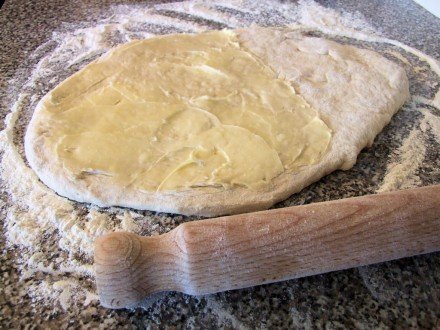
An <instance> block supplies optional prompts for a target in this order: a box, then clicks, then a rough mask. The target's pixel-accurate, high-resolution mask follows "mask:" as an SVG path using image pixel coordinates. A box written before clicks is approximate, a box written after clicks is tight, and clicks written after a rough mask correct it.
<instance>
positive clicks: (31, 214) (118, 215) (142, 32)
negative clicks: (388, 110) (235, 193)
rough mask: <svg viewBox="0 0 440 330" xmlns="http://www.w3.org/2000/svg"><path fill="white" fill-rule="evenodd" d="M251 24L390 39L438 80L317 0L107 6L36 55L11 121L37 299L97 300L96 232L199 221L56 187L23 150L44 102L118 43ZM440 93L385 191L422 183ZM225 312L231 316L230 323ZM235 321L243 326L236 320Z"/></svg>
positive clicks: (439, 127) (15, 237) (15, 224)
mask: <svg viewBox="0 0 440 330" xmlns="http://www.w3.org/2000/svg"><path fill="white" fill-rule="evenodd" d="M252 24H257V25H261V26H282V25H289V26H291V27H292V28H296V29H302V30H304V31H318V32H320V33H325V34H326V35H328V36H334V37H341V36H342V37H349V38H354V39H356V40H358V41H359V40H360V41H366V42H373V43H382V44H384V45H388V46H389V47H394V49H393V50H388V51H387V52H388V55H390V56H393V57H394V59H395V60H396V61H400V62H401V64H402V65H405V66H407V68H408V70H410V67H411V65H412V64H411V61H409V60H408V57H411V56H412V57H413V58H415V59H416V61H419V62H424V63H425V65H426V66H427V67H429V68H430V70H432V71H433V72H435V73H437V74H440V69H439V67H438V63H437V62H436V61H435V60H434V59H432V58H429V57H427V56H426V55H424V54H422V53H420V52H419V51H417V50H415V49H412V48H410V47H408V46H406V45H403V44H401V43H399V42H397V41H393V40H388V39H385V38H383V37H381V33H380V31H375V30H374V29H373V28H372V27H371V26H370V25H369V24H367V23H366V22H365V20H364V19H363V18H362V16H361V15H360V14H357V13H341V12H337V11H335V10H333V9H328V8H324V7H322V6H320V5H318V4H316V3H314V2H313V1H300V2H299V3H297V4H289V3H276V4H274V3H273V2H271V1H251V0H249V1H238V0H237V1H234V0H229V1H216V2H206V1H191V2H180V3H170V4H159V5H148V6H144V7H142V6H127V5H124V6H115V7H111V8H110V9H109V12H108V18H107V19H104V20H102V21H99V22H96V23H95V24H94V25H90V26H87V27H84V26H82V27H78V26H75V25H71V26H67V27H66V28H65V29H64V30H63V31H58V32H54V33H53V35H52V37H51V39H50V40H49V41H47V42H46V43H45V44H43V45H41V46H40V47H39V48H38V49H36V50H35V52H34V53H33V54H32V55H31V56H33V57H35V58H38V59H39V61H38V64H37V65H36V67H35V68H34V69H33V71H32V74H31V75H30V78H29V80H28V81H27V83H26V85H25V86H23V88H21V91H20V94H19V95H16V97H15V102H14V104H12V105H11V110H10V113H9V114H8V116H7V117H6V119H5V124H6V128H5V129H4V130H3V131H2V132H1V134H0V148H1V151H2V160H1V164H0V170H1V171H0V175H1V179H2V180H3V186H4V189H5V191H6V192H7V193H8V195H9V205H8V210H7V214H6V221H5V229H6V230H5V232H6V235H7V240H8V244H9V247H11V248H12V247H14V248H17V249H20V259H19V260H18V263H19V267H20V270H21V277H22V280H28V281H29V284H28V285H27V288H26V290H27V292H28V295H29V296H30V297H31V298H32V299H33V301H35V302H39V303H41V302H43V303H51V304H53V305H54V308H61V309H69V308H72V307H73V306H78V305H84V306H88V305H89V304H96V303H97V295H96V292H95V287H94V283H93V267H92V258H93V242H94V240H95V239H96V238H97V237H98V236H100V235H102V234H105V233H108V232H113V231H121V230H124V231H131V232H135V233H138V234H142V235H158V234H160V233H163V232H166V231H169V230H171V229H172V228H174V227H176V226H177V225H178V224H179V223H181V222H184V221H188V220H191V218H187V217H182V216H171V215H167V214H156V213H152V212H148V211H134V210H128V209H123V208H108V209H100V208H97V207H94V206H91V205H82V204H79V203H75V202H72V201H70V200H68V199H66V198H63V197H60V196H58V195H57V194H55V193H54V192H53V191H52V190H50V189H48V188H47V187H46V186H45V185H44V184H42V183H41V182H40V181H39V180H38V178H37V176H36V175H35V173H34V172H33V171H32V170H31V169H30V168H29V167H28V166H27V164H26V160H25V157H24V154H23V142H22V137H23V134H24V130H25V126H26V123H27V122H28V121H29V118H30V116H31V115H32V111H33V109H34V107H35V105H36V103H37V102H38V100H39V99H40V98H41V97H42V96H43V95H44V93H46V92H47V91H49V90H50V89H51V88H53V87H54V86H55V85H56V84H57V83H59V82H61V81H62V80H63V79H65V78H66V77H67V76H69V75H71V74H72V73H74V72H75V71H77V70H78V69H79V68H81V67H83V66H84V65H85V64H87V63H89V62H90V61H91V60H93V59H95V58H97V57H98V56H99V55H101V54H103V53H104V52H106V51H107V50H109V49H110V48H111V47H114V46H116V45H118V44H121V43H125V42H128V41H131V40H135V39H142V38H150V37H152V36H155V35H159V34H167V33H179V32H201V31H205V30H208V29H213V28H214V29H218V28H237V27H246V26H250V25H252ZM403 54H408V56H405V55H403ZM434 94H435V93H434ZM439 95H440V94H439V92H437V93H436V96H435V97H434V98H433V99H432V100H431V99H429V98H426V97H425V98H423V97H413V99H412V101H411V102H410V104H409V105H408V106H407V109H406V110H404V111H417V112H418V113H419V114H420V116H421V119H420V122H419V123H418V125H414V126H413V127H411V128H410V129H409V132H408V134H407V136H406V137H405V138H404V139H403V142H402V144H401V145H400V146H399V147H398V148H397V150H396V152H395V153H393V155H392V156H391V158H390V162H389V164H388V166H387V169H386V173H385V175H384V178H383V182H382V184H381V185H380V186H379V187H377V191H389V190H395V189H403V188H408V187H413V186H418V185H420V184H421V183H422V182H421V180H420V178H419V177H418V171H419V168H420V166H421V165H422V163H423V162H424V159H425V156H426V152H427V151H426V148H427V147H426V143H427V141H428V139H431V140H432V139H433V140H435V141H436V142H437V143H440V122H439V117H438V116H436V115H435V114H434V112H435V111H438V107H439V98H440V96H439ZM37 275H38V276H37ZM37 277H38V278H37ZM209 305H210V306H211V307H212V308H214V307H215V309H216V310H220V309H221V307H219V304H218V303H217V302H215V301H210V302H209ZM224 313H226V314H224V318H226V319H228V317H232V316H228V314H227V312H224ZM220 314H221V313H220ZM229 321H230V322H231V324H235V325H236V326H237V327H240V324H239V323H237V322H238V321H236V320H229Z"/></svg>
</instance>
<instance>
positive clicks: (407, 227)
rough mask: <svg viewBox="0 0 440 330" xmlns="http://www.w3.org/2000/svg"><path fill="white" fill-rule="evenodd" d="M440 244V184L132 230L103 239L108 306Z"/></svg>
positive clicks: (99, 270)
mask: <svg viewBox="0 0 440 330" xmlns="http://www.w3.org/2000/svg"><path fill="white" fill-rule="evenodd" d="M438 250H440V185H436V186H430V187H423V188H416V189H409V190H402V191H396V192H391V193H383V194H377V195H369V196H363V197H356V198H348V199H342V200H336V201H331V202H323V203H315V204H309V205H304V206H293V207H287V208H280V209H274V210H269V211H263V212H257V213H248V214H241V215H234V216H229V217H221V218H215V219H208V220H200V221H193V222H187V223H184V224H181V225H180V226H178V227H177V228H175V229H174V230H172V231H170V232H169V233H166V234H164V235H160V236H154V237H141V236H137V235H134V234H130V233H125V232H116V233H112V234H108V235H104V236H102V237H100V238H99V239H97V240H96V243H95V271H96V283H97V287H98V292H99V296H100V300H101V304H102V305H103V306H106V307H110V308H123V307H130V306H134V305H136V304H137V303H139V302H140V301H141V300H142V299H143V298H145V297H146V296H147V295H149V294H151V293H155V292H160V291H180V292H184V293H187V294H191V295H201V294H207V293H215V292H219V291H225V290H232V289H240V288H245V287H250V286H254V285H260V284H264V283H271V282H276V281H283V280H287V279H292V278H298V277H302V276H309V275H314V274H321V273H325V272H330V271H334V270H340V269H346V268H351V267H357V266H362V265H368V264H372V263H377V262H382V261H387V260H392V259H398V258H403V257H409V256H413V255H417V254H422V253H429V252H434V251H438Z"/></svg>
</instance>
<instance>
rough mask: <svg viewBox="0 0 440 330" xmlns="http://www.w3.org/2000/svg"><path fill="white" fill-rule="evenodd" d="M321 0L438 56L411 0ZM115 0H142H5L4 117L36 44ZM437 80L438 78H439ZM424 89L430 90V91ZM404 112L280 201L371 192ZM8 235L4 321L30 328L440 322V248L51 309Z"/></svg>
mask: <svg viewBox="0 0 440 330" xmlns="http://www.w3.org/2000/svg"><path fill="white" fill-rule="evenodd" d="M317 2H318V3H320V4H321V5H323V6H325V7H330V8H335V9H337V10H344V11H347V12H352V13H354V12H359V13H361V14H362V15H363V16H364V18H365V19H366V20H367V21H368V22H369V24H370V25H372V26H373V27H376V28H379V29H380V30H381V31H383V33H384V34H385V35H386V36H387V37H389V38H391V39H395V40H398V41H401V42H403V43H405V44H407V45H409V46H412V47H414V48H417V49H419V50H421V51H422V52H424V53H426V54H428V55H430V56H432V57H434V58H437V59H438V58H440V33H439V31H440V19H438V18H436V17H435V16H433V15H432V14H430V13H429V12H427V11H426V10H424V9H423V8H422V7H420V6H418V5H417V4H415V3H414V2H413V1H411V0H401V1H392V0H390V1H381V0H372V1H350V0H334V1H333V0H320V1H317ZM148 3H149V4H151V3H152V1H150V2H148ZM114 4H145V2H142V1H136V0H128V1H121V0H115V1H108V0H104V1H101V0H84V1H61V0H51V1H47V0H43V1H35V2H31V1H25V0H14V1H6V3H5V4H4V5H3V7H2V8H1V10H0V24H1V26H2V32H3V33H2V35H1V37H0V38H1V40H0V46H1V48H0V49H1V61H0V72H1V77H0V79H1V80H0V81H1V90H0V102H1V115H2V116H1V117H2V118H4V116H5V115H6V114H7V113H8V112H9V109H10V105H11V102H13V97H14V93H13V91H14V90H19V89H20V88H21V86H22V85H23V83H24V82H25V80H26V79H27V76H26V74H25V73H26V72H28V71H26V70H27V69H28V68H30V67H33V66H34V65H35V64H36V63H35V61H36V59H35V58H32V57H30V54H31V52H32V51H34V50H35V49H36V48H37V47H38V46H39V45H41V44H42V43H43V42H44V41H46V40H47V39H48V38H49V37H50V35H51V34H52V32H53V31H56V30H58V29H60V28H61V27H62V26H63V24H66V23H75V22H94V21H96V20H98V19H101V18H103V15H104V14H103V13H104V10H103V8H106V7H108V6H110V5H114ZM12 79H13V80H12ZM438 86H439V85H438V83H437V85H436V86H434V87H435V88H438ZM427 93H428V94H429V93H431V96H432V91H427ZM437 110H438V109H437ZM406 119H407V118H406V117H405V115H403V114H402V115H399V114H398V115H397V116H396V119H393V121H392V122H391V123H390V125H389V126H388V127H387V128H385V130H384V132H383V133H382V134H381V135H379V137H378V138H377V140H376V142H375V144H374V146H373V148H371V149H368V150H365V151H363V152H362V153H361V154H360V156H359V160H358V163H357V164H356V166H355V167H354V168H353V169H352V170H350V171H347V172H342V171H338V172H335V173H333V174H331V175H329V176H327V177H325V178H323V179H322V180H320V181H319V182H317V183H316V184H314V185H312V186H311V187H310V188H307V189H305V190H304V191H303V192H301V193H300V194H298V195H296V196H294V197H292V198H291V199H289V200H288V201H286V202H283V203H281V204H280V205H278V207H282V206H285V205H292V204H297V203H310V202H317V201H322V200H331V199H338V198H344V197H350V196H356V195H364V194H368V193H373V192H374V189H375V188H374V187H375V186H376V184H377V180H379V179H380V178H381V177H383V174H384V173H383V171H384V168H385V167H384V166H383V163H381V162H383V159H387V158H388V157H389V155H390V154H391V153H392V149H393V147H395V144H396V143H397V142H396V141H397V140H398V138H397V137H395V136H392V134H393V132H395V131H396V130H398V129H400V128H399V127H400V126H399V125H401V126H402V128H401V129H402V136H404V135H405V134H406V133H407V131H405V124H404V122H405V120H406ZM408 120H410V119H408ZM402 123H403V124H402ZM1 126H3V121H2V124H1ZM405 132H406V133H405ZM438 152H439V151H438V145H434V147H432V148H431V149H429V150H428V157H427V159H426V162H429V163H430V164H431V168H433V166H434V168H435V166H436V165H439V154H438ZM439 166H440V165H439ZM381 171H382V172H381ZM419 172H420V173H419V177H420V180H421V184H422V185H429V184H435V183H440V177H439V174H438V173H437V174H435V173H434V172H430V171H428V170H426V169H425V170H424V169H421V170H420V171H419ZM437 172H438V171H437ZM341 183H344V184H341ZM1 198H2V200H4V201H6V200H7V198H8V196H7V194H6V193H5V192H4V191H2V193H1ZM3 205H4V204H3ZM6 211H7V210H6V209H5V207H2V208H1V209H0V219H2V221H3V220H4V219H5V215H6ZM5 245H6V244H5V228H3V226H2V229H1V236H0V246H1V249H2V255H1V257H0V260H1V261H0V273H1V282H0V310H1V312H0V328H6V329H12V328H20V327H24V326H25V325H26V326H27V328H60V327H61V328H81V327H88V328H98V327H102V328H136V327H140V328H143V327H153V328H158V327H160V328H162V327H166V326H169V327H179V328H180V327H184V328H193V327H194V328H200V327H201V328H217V327H228V328H255V327H258V328H274V327H283V328H345V327H347V328H357V327H360V328H361V327H362V328H377V327H381V328H439V327H440V253H432V254H428V255H422V256H417V257H412V258H406V259H402V260H397V261H392V262H386V263H382V264H378V265H372V266H366V267H360V268H356V269H349V270H345V271H338V272H333V273H329V274H324V275H318V276H312V277H308V278H303V279H298V280H291V281H286V282H282V283H276V284H270V285H264V286H260V287H256V288H249V289H243V290H237V291H231V292H225V293H219V294H215V295H210V296H206V297H189V296H185V295H183V294H179V293H170V294H167V295H165V296H162V297H161V299H160V301H159V302H158V303H157V304H156V305H155V306H154V308H149V309H146V310H141V309H139V310H118V311H115V310H106V309H104V308H102V307H100V306H99V304H97V303H92V304H90V305H89V306H87V307H81V306H79V307H78V309H75V310H68V311H66V312H59V311H56V312H54V311H53V307H52V306H49V305H43V304H38V303H34V302H32V301H31V298H30V297H29V296H28V295H27V294H26V292H25V290H23V287H24V286H26V282H25V281H19V272H18V267H17V265H16V263H15V260H16V256H17V253H18V252H17V251H16V250H14V249H11V248H9V249H6V247H5Z"/></svg>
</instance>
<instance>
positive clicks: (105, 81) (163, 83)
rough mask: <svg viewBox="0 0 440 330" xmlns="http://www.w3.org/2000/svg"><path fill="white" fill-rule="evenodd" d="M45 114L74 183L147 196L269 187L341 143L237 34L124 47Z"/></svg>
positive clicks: (55, 97) (60, 92)
mask: <svg viewBox="0 0 440 330" xmlns="http://www.w3.org/2000/svg"><path fill="white" fill-rule="evenodd" d="M41 111H42V112H43V114H44V117H43V118H44V120H45V123H46V124H47V128H48V131H50V133H48V136H49V141H50V142H51V143H52V145H53V148H54V154H55V155H56V157H58V159H57V160H58V161H59V162H61V163H62V165H63V166H64V168H65V170H66V171H67V172H68V173H69V174H70V175H71V176H72V177H73V178H75V179H78V180H81V179H84V178H86V177H87V176H106V177H108V178H111V180H113V181H114V182H115V183H116V184H120V185H123V186H128V185H131V186H132V187H135V188H136V189H138V190H141V191H155V190H180V189H185V188H189V187H203V186H216V187H230V186H234V185H238V186H243V187H249V188H257V187H261V185H265V184H268V183H270V181H271V180H272V179H273V178H274V177H276V176H278V175H280V174H281V173H283V172H285V171H288V172H295V171H299V170H300V167H301V166H304V165H310V164H314V163H316V162H317V161H319V159H321V157H322V156H323V154H324V153H325V151H326V149H327V147H328V145H329V142H330V139H331V130H330V129H329V128H328V127H327V125H326V124H325V123H324V122H323V121H322V120H321V119H320V118H319V116H318V113H317V112H316V110H314V109H312V108H311V107H310V106H309V105H308V104H307V102H306V101H305V100H304V99H303V98H302V97H300V96H299V95H296V94H295V91H294V89H293V88H292V87H291V86H290V85H289V83H288V82H286V81H285V80H282V79H278V78H277V77H276V76H275V74H274V72H272V70H271V69H270V68H269V67H268V66H266V65H264V64H263V63H261V62H260V60H259V59H258V58H256V57H255V56H254V55H252V54H251V53H250V52H248V51H246V50H245V49H243V48H241V47H240V45H239V43H238V41H237V37H236V35H235V34H234V33H233V32H231V31H217V32H209V33H204V34H198V35H170V36H165V37H159V38H152V39H148V40H142V41H136V42H131V43H128V44H126V45H123V46H120V47H118V48H116V49H115V50H113V51H112V52H111V53H110V54H109V55H107V56H105V57H104V58H101V59H99V60H98V61H95V62H93V63H91V64H89V65H88V66H86V67H85V68H84V69H83V70H81V71H80V72H79V73H78V74H76V75H74V76H72V77H71V78H70V79H68V80H66V81H65V82H63V83H62V84H61V85H59V86H58V87H56V88H55V89H54V90H53V92H52V94H51V97H50V98H48V99H46V101H45V102H44V104H43V107H42V109H41Z"/></svg>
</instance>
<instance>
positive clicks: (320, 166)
mask: <svg viewBox="0 0 440 330" xmlns="http://www.w3.org/2000/svg"><path fill="white" fill-rule="evenodd" d="M236 32H237V34H238V37H239V39H240V42H241V43H242V44H244V45H245V48H247V49H248V50H249V51H251V52H253V53H255V52H254V50H256V48H255V47H253V46H252V43H255V44H256V45H258V46H261V49H262V50H263V52H264V49H266V50H267V52H269V49H271V48H272V49H273V47H274V45H273V44H272V45H271V43H276V42H277V40H279V37H280V36H281V37H285V36H286V35H287V34H292V33H293V34H295V32H294V31H293V30H290V29H287V28H260V27H251V28H247V29H240V30H236ZM297 37H298V40H301V39H302V40H312V39H313V40H312V41H313V42H316V43H317V45H320V46H323V47H327V48H328V49H330V50H337V49H340V48H341V47H343V48H345V49H349V50H350V51H351V52H355V53H357V54H358V55H360V56H361V57H362V58H363V60H364V61H365V63H367V64H368V65H369V66H370V65H371V67H376V68H377V69H378V71H381V72H384V73H385V74H387V73H390V72H392V73H393V75H392V77H391V78H389V79H390V82H391V83H390V86H389V88H390V89H389V90H388V91H387V92H389V93H390V94H391V95H390V98H389V100H387V102H383V101H382V100H380V99H377V100H373V101H374V103H373V105H372V106H374V109H372V111H369V112H366V111H356V110H358V109H349V110H350V113H347V112H344V111H343V110H345V111H347V109H342V111H336V110H335V109H333V111H332V110H331V109H330V110H329V109H324V108H325V106H322V105H320V104H319V103H320V101H319V100H318V101H317V100H316V99H315V98H314V97H312V95H308V94H307V93H299V94H300V95H302V96H303V97H304V98H305V100H306V101H307V102H308V103H309V104H311V105H312V107H314V108H315V109H316V110H317V111H318V112H319V114H320V116H321V118H322V119H323V120H324V121H325V122H326V124H327V125H328V126H329V127H331V128H332V130H333V132H334V134H333V137H332V139H331V142H330V145H329V147H328V150H327V152H326V154H325V155H324V156H323V158H322V159H321V160H320V161H319V162H318V163H317V164H314V165H309V166H306V167H304V168H303V169H302V170H301V171H300V172H297V173H283V174H281V175H280V176H278V177H276V178H275V179H273V180H272V182H271V184H270V185H268V186H267V187H265V189H261V190H250V189H246V188H242V187H234V188H231V189H228V190H220V189H216V188H206V187H205V188H195V189H191V190H182V191H176V192H148V193H145V192H140V191H137V190H134V189H130V188H124V189H121V188H120V187H115V186H111V185H108V184H107V183H106V178H105V177H101V179H100V180H95V182H92V183H91V184H89V185H88V184H86V181H85V180H76V181H71V180H69V178H68V176H67V175H66V173H65V171H64V169H63V167H62V166H60V165H59V164H57V163H56V162H55V161H54V158H53V157H51V155H50V152H49V151H48V150H45V149H44V136H41V135H39V134H38V128H39V126H38V121H39V118H38V112H39V111H40V109H41V108H42V105H43V103H44V101H45V99H46V98H48V97H49V96H50V93H49V94H47V95H46V96H44V97H43V99H42V100H40V102H39V103H38V105H37V107H36V109H35V111H34V114H33V116H32V119H31V121H30V123H29V126H28V129H27V132H26V136H25V153H26V157H27V159H28V162H29V164H30V166H31V168H32V169H33V170H34V171H35V172H36V173H37V175H38V177H39V178H40V180H41V181H43V183H45V184H46V185H47V186H48V187H49V188H51V189H53V190H54V191H55V192H57V193H58V194H59V195H61V196H64V197H67V198H69V199H72V200H75V201H78V202H84V203H93V204H96V205H98V206H100V207H110V206H122V207H129V208H134V209H142V210H151V211H157V212H167V213H178V214H183V215H199V216H211V217H213V216H220V215H227V214H236V213H245V212H252V211H258V210H264V209H267V208H269V207H271V206H272V205H274V204H275V203H277V202H280V201H282V200H284V199H286V198H288V197H289V196H291V195H292V194H294V193H297V192H299V191H301V190H302V189H303V188H305V187H306V186H308V185H310V184H312V183H313V182H316V181H318V180H319V179H321V178H322V177H324V176H325V175H327V174H329V173H331V172H333V171H335V170H338V169H342V170H347V169H350V168H351V167H352V166H353V165H354V164H355V162H356V159H357V155H358V154H359V152H360V151H361V150H362V149H363V148H364V147H366V146H370V145H371V144H372V143H373V141H374V138H375V137H376V135H377V134H379V133H380V132H381V131H382V129H383V128H384V127H385V126H386V125H387V124H388V123H389V122H390V120H391V118H392V116H393V115H394V114H395V113H396V112H397V111H398V110H399V108H400V107H401V106H402V105H403V104H404V103H405V101H406V100H407V99H408V98H409V96H410V95H409V83H408V78H407V76H406V73H405V71H404V70H403V69H402V68H401V67H399V66H398V65H397V64H395V63H393V62H391V61H389V60H387V59H385V58H384V57H382V56H381V55H379V54H377V53H376V52H373V51H369V50H365V49H361V48H357V47H354V46H345V45H341V44H338V43H336V42H334V41H330V40H327V39H321V38H311V37H299V35H297ZM294 38H295V37H294ZM275 49H276V48H275ZM111 52H112V50H110V51H109V52H108V53H107V54H106V55H104V57H106V56H109V55H111ZM269 56H270V55H269ZM286 56H288V54H282V57H283V58H285V57H286ZM98 60H99V59H98ZM264 62H266V64H268V63H267V61H264ZM299 65H300V64H299ZM272 69H274V70H275V71H276V72H279V71H280V69H279V68H278V67H277V66H276V65H275V66H272ZM75 74H77V73H75ZM286 78H287V79H290V78H291V77H289V76H286ZM373 78H374V77H371V79H372V80H371V81H369V83H371V84H374V81H375V80H374V79H373ZM68 79H70V78H68ZM299 86H300V87H301V83H299ZM321 101H322V102H324V101H325V100H321ZM322 102H321V103H322ZM326 110H327V111H326ZM338 110H341V109H338ZM329 113H330V115H329ZM353 121H355V122H359V123H362V127H359V128H356V130H354V132H353V131H352V130H350V123H351V122H353ZM353 133H354V134H353Z"/></svg>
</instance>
